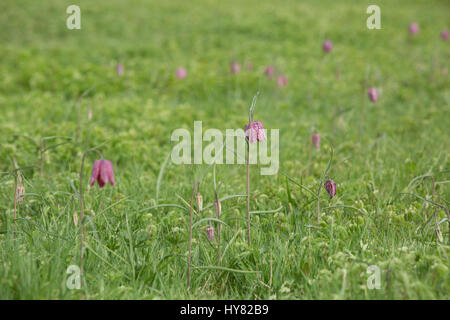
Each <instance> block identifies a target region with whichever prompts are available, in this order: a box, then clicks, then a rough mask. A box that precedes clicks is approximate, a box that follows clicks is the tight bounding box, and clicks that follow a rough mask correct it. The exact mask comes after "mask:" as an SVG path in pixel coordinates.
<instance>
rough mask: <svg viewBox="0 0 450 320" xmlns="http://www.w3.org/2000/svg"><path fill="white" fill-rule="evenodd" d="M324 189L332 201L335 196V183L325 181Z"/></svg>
mask: <svg viewBox="0 0 450 320" xmlns="http://www.w3.org/2000/svg"><path fill="white" fill-rule="evenodd" d="M325 189H326V190H327V192H328V194H329V195H330V199H332V198H333V197H334V196H335V195H336V183H335V182H334V181H333V180H327V181H326V182H325Z"/></svg>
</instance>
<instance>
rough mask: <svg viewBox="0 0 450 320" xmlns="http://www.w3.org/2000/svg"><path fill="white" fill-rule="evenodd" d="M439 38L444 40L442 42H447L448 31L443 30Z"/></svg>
mask: <svg viewBox="0 0 450 320" xmlns="http://www.w3.org/2000/svg"><path fill="white" fill-rule="evenodd" d="M441 38H442V40H444V41H447V40H448V30H443V31H442V32H441Z"/></svg>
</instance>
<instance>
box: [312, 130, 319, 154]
mask: <svg viewBox="0 0 450 320" xmlns="http://www.w3.org/2000/svg"><path fill="white" fill-rule="evenodd" d="M312 143H313V145H314V147H315V148H316V150H319V149H320V135H319V134H318V133H314V134H313V136H312Z"/></svg>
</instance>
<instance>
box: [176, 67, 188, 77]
mask: <svg viewBox="0 0 450 320" xmlns="http://www.w3.org/2000/svg"><path fill="white" fill-rule="evenodd" d="M176 76H177V78H178V79H184V78H186V77H187V71H186V69H185V68H178V69H177V72H176Z"/></svg>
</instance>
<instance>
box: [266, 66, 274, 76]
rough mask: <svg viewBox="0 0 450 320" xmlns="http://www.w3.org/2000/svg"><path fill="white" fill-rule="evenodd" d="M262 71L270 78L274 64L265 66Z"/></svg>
mask: <svg viewBox="0 0 450 320" xmlns="http://www.w3.org/2000/svg"><path fill="white" fill-rule="evenodd" d="M264 73H265V74H266V76H268V77H269V79H272V77H273V74H274V73H275V67H274V66H267V67H266V70H264Z"/></svg>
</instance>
